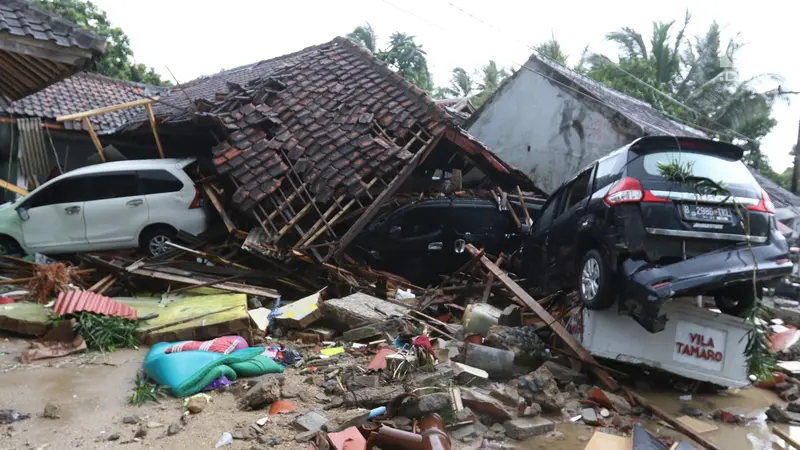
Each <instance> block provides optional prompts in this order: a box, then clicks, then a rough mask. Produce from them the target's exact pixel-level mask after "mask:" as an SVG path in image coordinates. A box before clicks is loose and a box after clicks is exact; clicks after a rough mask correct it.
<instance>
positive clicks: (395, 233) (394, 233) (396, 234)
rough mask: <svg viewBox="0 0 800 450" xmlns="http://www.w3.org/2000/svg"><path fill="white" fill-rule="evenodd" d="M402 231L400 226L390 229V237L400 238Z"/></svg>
mask: <svg viewBox="0 0 800 450" xmlns="http://www.w3.org/2000/svg"><path fill="white" fill-rule="evenodd" d="M401 231H402V228H400V226H398V225H395V226H393V227H391V228H389V237H393V238H399V237H400V232H401Z"/></svg>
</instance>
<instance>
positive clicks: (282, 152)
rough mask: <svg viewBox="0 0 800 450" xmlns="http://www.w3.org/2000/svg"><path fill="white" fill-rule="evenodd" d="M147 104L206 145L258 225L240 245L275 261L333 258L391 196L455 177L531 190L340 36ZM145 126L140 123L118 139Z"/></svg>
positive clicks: (162, 121) (232, 193)
mask: <svg viewBox="0 0 800 450" xmlns="http://www.w3.org/2000/svg"><path fill="white" fill-rule="evenodd" d="M190 100H191V103H189V101H190ZM153 109H154V111H155V114H156V117H157V118H158V121H159V133H160V134H162V135H167V136H170V135H171V136H172V140H173V142H174V141H178V140H180V136H183V137H186V139H187V140H189V141H191V142H192V143H193V144H192V145H195V146H196V147H195V149H196V151H197V152H198V153H201V152H202V151H203V150H204V149H205V150H210V153H211V155H210V156H211V157H212V158H213V165H214V167H215V169H216V172H217V173H218V174H219V175H224V176H225V177H227V180H225V181H224V182H221V183H220V184H221V186H220V187H219V188H218V189H219V190H217V192H221V190H224V189H225V187H226V186H225V185H227V189H228V191H227V193H226V194H225V195H220V197H224V198H230V203H231V205H232V206H233V207H234V208H235V210H236V211H237V212H239V213H242V214H244V215H245V216H246V217H248V218H250V220H252V223H254V224H255V225H256V226H255V227H254V228H253V229H252V231H250V232H249V235H248V238H247V242H246V243H245V246H246V247H248V248H250V249H254V250H256V251H258V252H259V253H263V254H268V255H270V256H275V257H282V256H285V255H286V254H287V251H288V250H289V249H292V250H296V251H308V252H310V253H312V254H314V255H315V257H316V259H317V260H319V261H327V260H329V259H330V258H332V257H336V258H337V260H338V259H339V258H341V257H342V253H341V251H342V249H344V248H345V247H346V246H347V245H348V244H349V243H350V242H351V241H352V240H353V239H354V238H355V237H356V235H357V234H358V233H359V231H360V230H361V229H362V228H363V227H364V225H366V224H367V223H368V222H369V221H370V220H371V219H372V218H374V217H375V216H376V214H377V213H378V212H379V210H380V208H381V206H382V205H384V204H385V202H387V201H388V200H389V199H390V198H391V196H392V195H394V194H395V193H397V192H416V193H419V192H423V191H429V190H430V189H431V188H434V189H435V188H437V187H441V185H442V183H443V181H444V182H448V181H449V180H450V178H451V177H452V176H453V173H454V172H456V171H458V172H460V175H461V177H460V186H459V187H463V188H465V189H466V188H473V189H480V188H491V187H495V186H499V187H500V188H501V189H509V190H510V189H515V188H516V187H519V188H521V189H522V190H524V191H529V192H530V191H537V188H536V186H534V184H533V183H532V182H531V180H530V179H529V178H528V177H527V176H525V175H524V174H523V173H521V172H519V171H518V170H516V169H514V168H512V167H511V166H509V165H508V164H506V163H505V162H503V161H502V160H500V159H499V158H497V157H496V156H495V155H494V154H493V153H492V152H491V151H490V150H489V149H488V148H487V147H486V146H485V145H483V144H482V143H481V142H479V141H478V140H477V139H475V138H474V137H472V136H470V135H469V134H467V133H465V132H464V131H463V130H462V129H461V128H459V126H458V125H457V124H456V122H455V121H454V119H453V117H452V116H451V115H450V114H449V113H447V112H446V111H444V110H443V109H442V108H441V107H439V106H437V105H436V104H435V103H434V101H433V100H432V99H431V98H429V97H428V96H427V95H426V94H425V93H424V92H422V91H421V90H420V89H419V88H417V87H415V86H413V85H412V84H411V83H409V82H407V81H406V80H404V79H403V78H402V77H401V76H400V75H398V74H397V73H395V72H394V71H392V70H391V69H390V68H389V67H387V66H386V65H385V64H384V63H383V62H381V61H380V60H378V59H377V58H376V57H374V56H373V55H372V54H370V53H369V52H367V51H366V50H364V49H362V48H361V47H359V46H358V45H356V44H354V43H352V42H351V41H349V40H348V39H345V38H336V39H334V40H333V41H331V42H328V43H326V44H322V45H317V46H313V47H309V48H307V49H304V50H301V51H299V52H297V53H293V54H290V55H285V56H282V57H278V58H274V59H271V60H267V61H262V62H260V63H256V64H253V65H250V66H246V67H243V68H238V69H234V70H231V71H226V72H222V73H220V74H217V75H214V76H211V77H206V78H201V79H198V80H195V81H193V82H189V83H186V84H185V85H180V86H178V87H176V88H174V89H172V91H171V92H170V93H168V94H167V95H165V96H163V97H162V101H161V102H160V103H158V104H155V105H154V108H153ZM148 126H149V125H148V123H147V119H146V117H145V116H140V117H139V118H138V120H134V121H132V122H131V123H129V124H128V125H126V126H125V127H123V132H124V133H128V134H131V133H133V134H135V133H137V132H138V133H142V132H147V131H148ZM167 139H169V138H167ZM212 145H213V149H211V147H212ZM167 153H168V156H169V148H168V150H167ZM220 181H221V180H220ZM539 192H540V191H539ZM221 212H222V214H223V215H224V214H225V213H224V212H223V211H221ZM226 221H227V219H226ZM344 224H347V226H343V225H344Z"/></svg>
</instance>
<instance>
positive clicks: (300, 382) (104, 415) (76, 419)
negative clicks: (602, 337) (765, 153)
mask: <svg viewBox="0 0 800 450" xmlns="http://www.w3.org/2000/svg"><path fill="white" fill-rule="evenodd" d="M25 348H27V341H25V340H23V339H20V338H15V337H8V336H0V409H3V408H13V409H17V410H19V411H21V412H25V413H30V414H31V415H32V417H31V418H30V419H27V420H23V421H20V422H17V423H15V424H13V425H0V449H59V450H60V449H78V448H80V449H105V448H119V447H120V446H122V447H123V448H126V447H130V448H147V449H176V450H178V449H191V450H196V449H201V448H214V444H215V443H216V442H217V440H218V439H219V437H220V435H221V434H222V432H224V431H228V432H231V433H233V432H234V431H235V430H236V429H242V428H246V427H249V426H250V424H251V423H253V422H255V421H256V420H257V419H259V418H262V417H264V416H266V415H267V414H266V411H263V410H262V411H252V412H243V411H240V410H238V409H237V408H236V399H235V397H234V395H233V394H232V393H212V394H211V397H212V399H213V400H212V402H211V403H210V404H209V405H208V406H206V408H205V409H204V410H203V411H202V412H201V413H199V414H196V415H191V416H188V417H187V419H188V420H186V423H185V425H181V426H180V431H179V432H178V433H177V434H175V435H172V436H168V435H167V429H168V427H169V425H171V424H181V417H182V415H183V406H182V401H181V400H178V399H174V398H169V399H166V400H164V401H162V402H161V403H160V404H152V403H151V404H148V405H146V406H141V407H137V406H131V405H128V404H127V398H128V396H129V395H130V390H131V387H132V385H133V379H134V377H135V375H136V372H137V371H138V370H139V369H140V367H141V363H142V361H143V359H144V357H145V355H146V354H147V349H146V348H142V349H139V350H121V351H117V352H114V353H107V354H105V355H102V354H100V353H97V352H89V353H85V354H81V355H76V356H71V357H66V358H62V359H58V360H49V361H41V362H37V363H34V364H23V363H21V362H20V361H19V353H20V352H21V351H22V350H24V349H25ZM305 378H306V376H303V375H299V374H296V373H293V371H292V370H289V371H288V372H287V374H286V381H285V382H286V383H289V384H297V386H298V388H299V389H298V392H299V393H300V395H299V397H297V398H294V399H291V401H293V402H294V403H295V404H296V406H297V412H296V413H289V414H282V415H277V416H270V422H269V423H268V425H267V426H266V427H265V429H266V430H267V433H266V434H265V435H266V436H269V437H271V438H272V437H278V438H280V442H275V441H273V442H271V443H261V442H258V441H255V440H253V441H239V440H236V441H234V442H233V444H232V445H230V446H227V447H225V448H229V449H262V448H264V449H266V448H277V449H286V450H289V449H296V448H298V445H302V446H305V444H298V443H297V442H295V441H294V436H295V435H296V434H297V431H295V430H294V428H293V427H292V426H291V423H292V421H293V420H294V418H295V417H296V416H297V415H298V414H299V413H303V412H306V411H310V410H313V409H318V408H320V407H321V405H322V403H321V402H320V399H324V394H323V393H322V391H321V389H320V388H319V387H318V386H314V385H310V384H306V383H305V382H304V380H305ZM640 393H642V394H643V395H645V397H647V398H648V399H650V400H651V401H652V402H653V403H655V404H656V405H658V406H660V407H662V408H663V409H665V410H666V411H669V412H673V413H676V414H677V413H678V411H679V410H680V409H681V407H682V406H684V405H687V404H688V405H691V406H694V407H696V408H699V409H701V410H703V411H707V412H712V411H714V410H716V409H719V408H725V409H727V410H728V411H730V412H732V413H743V414H747V415H749V416H755V415H757V414H758V413H759V412H761V411H763V410H764V409H766V408H767V407H768V406H769V405H770V404H772V403H780V401H779V400H778V399H777V397H775V395H774V394H773V393H772V392H769V391H764V390H760V389H744V390H728V391H725V392H722V393H717V394H710V395H694V396H693V397H692V401H691V402H683V401H681V400H680V399H679V396H680V395H681V393H680V392H677V391H675V390H671V389H670V390H666V391H662V392H654V391H652V390H651V391H649V392H644V391H640ZM48 402H52V403H55V404H58V405H59V406H60V418H58V419H48V418H44V417H41V414H42V411H43V410H44V407H45V405H46V404H47V403H48ZM132 414H135V415H138V416H139V418H140V419H141V421H142V422H143V423H145V424H149V425H150V428H148V429H147V436H146V437H144V438H143V439H142V440H141V441H139V442H131V441H132V439H133V437H134V433H135V432H136V430H137V427H138V426H137V425H128V424H124V423H123V421H122V420H123V418H124V417H126V416H129V415H132ZM552 419H554V420H558V421H562V418H560V417H557V418H552ZM643 423H644V424H645V426H646V428H648V429H649V430H651V431H652V432H655V433H656V434H660V435H671V436H676V437H680V434H677V433H675V432H672V431H670V430H669V428H667V427H665V426H663V425H662V424H659V423H658V421H656V420H650V421H644V422H643ZM718 425H719V427H720V429H719V430H717V431H712V432H710V433H707V434H704V436H707V437H708V438H710V439H711V440H712V441H714V442H715V443H717V444H718V445H719V446H720V447H721V448H724V449H729V450H745V449H747V450H750V449H752V448H753V447H752V446H751V445H750V444H749V441H748V440H747V434H748V433H750V432H752V431H753V429H751V428H747V427H741V426H734V425H725V424H718ZM557 430H558V431H559V433H555V435H551V436H546V437H538V438H534V439H531V440H529V441H526V442H511V443H512V444H514V445H515V446H516V447H517V448H521V449H523V448H524V449H549V450H567V449H569V450H572V449H583V448H584V447H585V446H586V442H587V441H588V439H589V438H590V437H591V435H592V433H593V429H592V428H590V427H587V426H584V425H576V424H572V423H568V422H566V423H560V424H559V425H558V428H557ZM114 434H118V435H119V439H118V440H116V441H109V440H108V438H109V437H110V436H112V435H114ZM126 443H127V444H126ZM479 443H480V441H476V442H474V443H471V444H462V443H454V444H455V445H454V448H455V449H464V448H476V447H477V446H478V445H479Z"/></svg>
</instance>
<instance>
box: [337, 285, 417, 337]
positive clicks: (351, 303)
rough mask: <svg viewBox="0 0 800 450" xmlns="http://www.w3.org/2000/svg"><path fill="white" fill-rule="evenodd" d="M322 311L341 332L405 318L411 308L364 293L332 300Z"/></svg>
mask: <svg viewBox="0 0 800 450" xmlns="http://www.w3.org/2000/svg"><path fill="white" fill-rule="evenodd" d="M321 309H322V312H323V313H324V314H325V318H326V319H328V320H329V321H330V322H331V324H332V325H333V324H335V325H336V327H337V328H338V329H339V331H346V330H349V329H352V328H358V327H361V326H364V325H371V324H376V323H379V322H383V321H385V320H386V318H387V317H392V316H403V315H405V314H406V313H408V312H409V311H410V309H409V308H406V307H403V306H400V305H396V304H394V303H389V302H387V301H385V300H381V299H379V298H376V297H373V296H371V295H367V294H362V293H356V294H352V295H348V296H347V297H344V298H336V299H330V300H328V301H326V302H325V303H323V304H322V307H321ZM378 311H380V312H378Z"/></svg>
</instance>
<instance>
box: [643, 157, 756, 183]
mask: <svg viewBox="0 0 800 450" xmlns="http://www.w3.org/2000/svg"><path fill="white" fill-rule="evenodd" d="M639 159H640V161H641V169H642V170H644V172H646V173H647V175H649V176H655V177H660V176H661V171H660V169H659V166H660V165H662V164H675V163H677V164H680V165H681V166H683V167H686V168H688V169H689V171H690V172H691V174H692V175H693V176H696V177H702V178H707V179H710V180H712V181H715V182H722V183H724V184H738V185H757V184H758V183H757V182H756V180H755V178H753V174H751V173H750V170H748V169H747V166H745V165H744V163H742V162H741V161H739V160H736V159H730V158H725V157H723V156H718V155H710V154H708V153H697V152H690V151H682V152H677V151H665V152H651V153H647V154H645V155H644V156H642V157H641V158H639ZM636 166H638V164H634V167H636Z"/></svg>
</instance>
